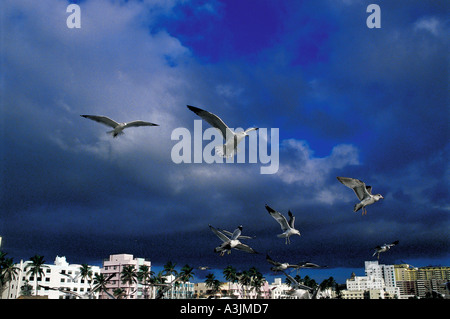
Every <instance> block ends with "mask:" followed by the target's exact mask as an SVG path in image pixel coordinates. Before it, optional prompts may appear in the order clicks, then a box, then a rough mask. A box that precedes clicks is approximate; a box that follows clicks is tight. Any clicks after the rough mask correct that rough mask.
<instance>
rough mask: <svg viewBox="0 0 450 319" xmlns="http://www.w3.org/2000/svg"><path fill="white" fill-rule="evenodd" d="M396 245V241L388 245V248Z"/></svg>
mask: <svg viewBox="0 0 450 319" xmlns="http://www.w3.org/2000/svg"><path fill="white" fill-rule="evenodd" d="M395 245H398V240H396V241H394V242H393V243H392V244H390V245H389V246H395Z"/></svg>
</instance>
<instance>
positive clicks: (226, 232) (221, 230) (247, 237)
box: [217, 228, 255, 239]
mask: <svg viewBox="0 0 450 319" xmlns="http://www.w3.org/2000/svg"><path fill="white" fill-rule="evenodd" d="M217 230H218V231H220V232H222V233H224V234H225V235H227V236H230V237H232V236H233V233H232V232H230V231H228V230H225V229H220V228H217ZM253 238H255V237H252V236H245V235H239V237H238V238H237V239H253Z"/></svg>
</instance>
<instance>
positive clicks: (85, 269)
mask: <svg viewBox="0 0 450 319" xmlns="http://www.w3.org/2000/svg"><path fill="white" fill-rule="evenodd" d="M80 276H81V278H82V279H84V280H88V282H89V287H90V290H91V291H92V269H91V267H90V266H89V265H88V264H81V266H80Z"/></svg>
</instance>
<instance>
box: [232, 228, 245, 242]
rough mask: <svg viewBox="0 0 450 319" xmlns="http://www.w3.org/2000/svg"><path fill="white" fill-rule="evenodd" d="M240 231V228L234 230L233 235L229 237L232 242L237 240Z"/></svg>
mask: <svg viewBox="0 0 450 319" xmlns="http://www.w3.org/2000/svg"><path fill="white" fill-rule="evenodd" d="M241 232H242V231H241V229H240V228H236V229H235V230H234V232H233V235H232V236H231V239H232V240H235V239H238V238H239V236H240V235H241Z"/></svg>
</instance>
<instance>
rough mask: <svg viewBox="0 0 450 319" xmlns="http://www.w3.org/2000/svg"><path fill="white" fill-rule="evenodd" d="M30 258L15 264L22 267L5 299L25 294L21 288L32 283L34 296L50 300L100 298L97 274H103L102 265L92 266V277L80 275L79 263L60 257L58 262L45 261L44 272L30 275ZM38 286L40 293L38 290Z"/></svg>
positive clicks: (11, 283)
mask: <svg viewBox="0 0 450 319" xmlns="http://www.w3.org/2000/svg"><path fill="white" fill-rule="evenodd" d="M30 263H31V262H30V261H25V262H24V261H23V260H21V261H20V263H18V264H16V265H15V266H16V267H18V268H19V270H18V274H17V276H16V278H15V279H13V280H12V281H11V282H9V283H8V288H7V289H5V290H4V291H3V293H2V299H16V298H19V297H21V295H22V294H21V291H22V289H21V287H23V286H24V285H26V284H28V285H30V286H31V288H32V291H31V293H32V295H33V296H34V295H37V296H41V297H44V298H48V299H73V298H86V299H88V298H93V299H96V298H98V292H93V291H92V288H93V279H92V278H93V277H94V276H95V274H99V273H100V267H98V266H90V268H91V270H92V278H82V277H81V276H80V268H81V265H79V264H69V263H68V262H67V261H66V257H64V256H63V257H59V256H56V258H55V261H54V264H53V265H51V264H45V265H44V267H43V271H44V275H43V276H41V277H37V278H36V277H35V276H33V275H31V274H27V270H28V269H27V266H28V265H29V264H30ZM36 285H37V293H36V290H35V289H36Z"/></svg>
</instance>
